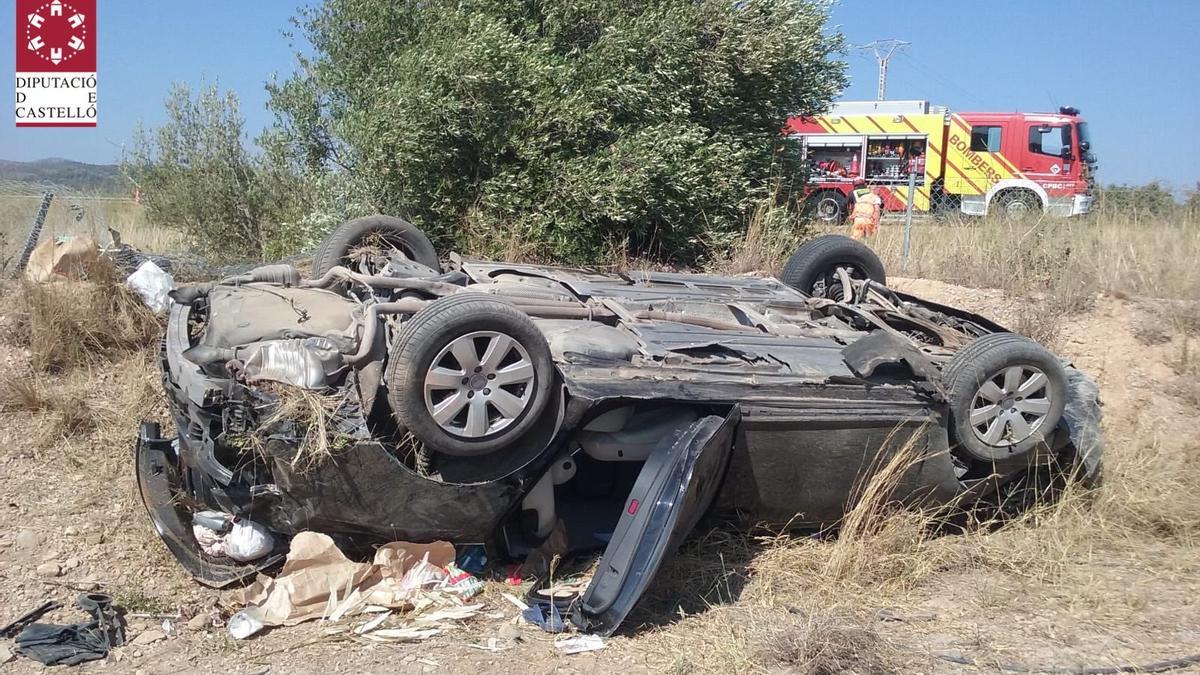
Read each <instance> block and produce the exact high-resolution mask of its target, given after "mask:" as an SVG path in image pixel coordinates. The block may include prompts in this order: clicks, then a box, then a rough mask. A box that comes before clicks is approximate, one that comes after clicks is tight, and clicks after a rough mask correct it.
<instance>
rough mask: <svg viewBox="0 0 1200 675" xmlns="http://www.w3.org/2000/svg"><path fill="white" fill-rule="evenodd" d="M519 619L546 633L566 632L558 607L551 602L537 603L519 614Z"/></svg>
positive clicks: (564, 622)
mask: <svg viewBox="0 0 1200 675" xmlns="http://www.w3.org/2000/svg"><path fill="white" fill-rule="evenodd" d="M521 617H522V618H523V619H525V620H526V621H528V622H529V623H532V624H534V625H536V626H537V627H538V628H541V629H542V630H544V631H546V632H547V633H562V632H564V631H566V630H567V622H566V621H564V620H563V617H562V614H560V613H559V611H558V606H557V605H555V604H554V603H553V602H538V603H536V604H534V605H533V606H532V607H529V608H528V609H526V610H524V611H522V612H521Z"/></svg>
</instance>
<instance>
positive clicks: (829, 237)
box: [780, 234, 887, 301]
mask: <svg viewBox="0 0 1200 675" xmlns="http://www.w3.org/2000/svg"><path fill="white" fill-rule="evenodd" d="M839 269H843V270H845V271H846V273H847V274H849V276H850V278H852V279H872V280H874V281H878V282H879V283H881V284H882V283H886V282H887V275H885V274H884V271H883V263H882V262H881V261H880V260H879V256H877V255H875V252H874V251H872V250H871V249H870V248H868V247H867V246H866V245H864V244H862V243H861V242H857V241H854V240H853V239H851V238H850V237H846V236H843V235H840V234H826V235H822V236H820V237H816V238H815V239H810V240H809V241H806V242H804V244H803V245H802V246H800V248H799V249H797V250H796V252H795V253H794V254H792V257H791V258H788V261H787V264H785V265H784V266H783V274H781V275H780V280H781V281H783V283H785V284H787V285H788V286H791V287H792V288H794V289H796V290H798V291H800V292H801V293H806V294H808V295H811V296H814V297H824V298H830V299H832V300H838V301H841V300H843V299H845V295H846V293H845V289H843V288H842V282H841V280H840V275H839V273H838V270H839Z"/></svg>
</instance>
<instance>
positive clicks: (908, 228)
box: [900, 171, 917, 263]
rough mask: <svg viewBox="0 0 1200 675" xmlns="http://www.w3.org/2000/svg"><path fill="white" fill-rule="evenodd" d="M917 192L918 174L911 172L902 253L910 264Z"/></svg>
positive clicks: (905, 209) (905, 208)
mask: <svg viewBox="0 0 1200 675" xmlns="http://www.w3.org/2000/svg"><path fill="white" fill-rule="evenodd" d="M916 191H917V174H916V173H915V172H912V171H910V172H909V173H908V205H907V206H905V207H904V248H903V250H901V252H900V256H901V257H902V258H903V259H904V261H905V262H906V263H907V262H908V248H909V244H910V243H911V242H912V212H913V195H914V193H915V192H916Z"/></svg>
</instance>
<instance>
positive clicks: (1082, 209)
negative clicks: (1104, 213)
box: [1071, 195, 1096, 216]
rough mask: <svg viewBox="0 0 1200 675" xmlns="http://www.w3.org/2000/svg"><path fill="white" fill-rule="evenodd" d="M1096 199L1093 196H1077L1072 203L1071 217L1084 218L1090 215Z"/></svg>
mask: <svg viewBox="0 0 1200 675" xmlns="http://www.w3.org/2000/svg"><path fill="white" fill-rule="evenodd" d="M1095 199H1096V198H1095V197H1093V196H1091V195H1075V198H1074V199H1073V200H1072V201H1071V215H1072V216H1082V215H1084V214H1086V213H1088V212H1089V211H1091V210H1092V202H1094V201H1095Z"/></svg>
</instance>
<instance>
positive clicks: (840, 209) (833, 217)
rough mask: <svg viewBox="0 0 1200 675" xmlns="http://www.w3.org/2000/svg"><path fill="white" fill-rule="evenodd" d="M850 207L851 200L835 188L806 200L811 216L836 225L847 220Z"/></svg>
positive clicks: (808, 212)
mask: <svg viewBox="0 0 1200 675" xmlns="http://www.w3.org/2000/svg"><path fill="white" fill-rule="evenodd" d="M848 208H849V201H848V200H847V199H846V195H843V194H842V193H840V192H835V191H833V190H825V191H824V192H818V193H816V194H814V195H812V196H811V197H809V198H808V201H807V202H806V212H807V215H808V216H809V217H810V218H815V219H817V220H820V221H822V222H826V223H832V224H834V225H840V224H841V223H842V222H844V221H845V220H846V214H847V213H849V211H848Z"/></svg>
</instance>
